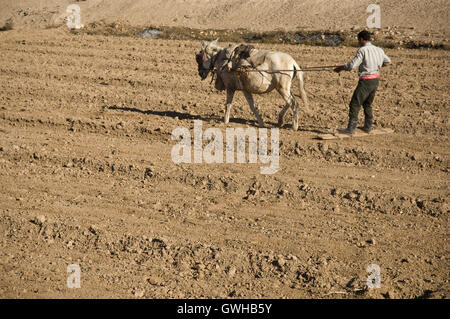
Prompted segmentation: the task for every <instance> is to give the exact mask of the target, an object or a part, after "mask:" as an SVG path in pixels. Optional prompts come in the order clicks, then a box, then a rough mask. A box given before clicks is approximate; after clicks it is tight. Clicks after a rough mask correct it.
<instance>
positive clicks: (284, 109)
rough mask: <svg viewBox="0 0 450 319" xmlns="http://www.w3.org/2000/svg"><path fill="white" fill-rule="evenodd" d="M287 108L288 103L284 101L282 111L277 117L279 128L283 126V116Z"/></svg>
mask: <svg viewBox="0 0 450 319" xmlns="http://www.w3.org/2000/svg"><path fill="white" fill-rule="evenodd" d="M289 106H290V105H289V103H288V102H287V101H286V104H285V105H284V106H283V109H282V110H281V112H280V114H279V115H278V126H279V127H282V126H283V121H284V115H285V114H286V112H287V110H288V108H289Z"/></svg>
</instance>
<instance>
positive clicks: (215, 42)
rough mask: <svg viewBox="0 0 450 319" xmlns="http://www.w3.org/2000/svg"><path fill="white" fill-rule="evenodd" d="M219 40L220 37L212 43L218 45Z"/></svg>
mask: <svg viewBox="0 0 450 319" xmlns="http://www.w3.org/2000/svg"><path fill="white" fill-rule="evenodd" d="M218 41H219V38H217V39H215V40H214V41H213V42H211V44H212V45H217V42H218Z"/></svg>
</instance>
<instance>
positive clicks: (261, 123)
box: [243, 91, 264, 127]
mask: <svg viewBox="0 0 450 319" xmlns="http://www.w3.org/2000/svg"><path fill="white" fill-rule="evenodd" d="M243 93H244V96H245V98H246V100H247V102H248V105H250V108H251V109H252V111H253V114H255V116H256V119H257V120H258V125H259V127H264V121H263V119H262V118H261V115H259V112H258V109H257V108H256V106H255V101H254V100H253V96H252V95H251V93H248V92H245V91H243Z"/></svg>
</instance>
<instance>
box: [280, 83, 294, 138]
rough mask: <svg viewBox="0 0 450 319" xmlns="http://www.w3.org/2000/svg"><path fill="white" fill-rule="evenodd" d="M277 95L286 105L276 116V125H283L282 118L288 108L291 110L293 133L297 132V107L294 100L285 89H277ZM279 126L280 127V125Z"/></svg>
mask: <svg viewBox="0 0 450 319" xmlns="http://www.w3.org/2000/svg"><path fill="white" fill-rule="evenodd" d="M278 93H280V95H281V96H282V97H283V99H284V101H285V102H286V105H285V106H284V107H283V109H282V110H281V112H280V115H279V116H278V124H279V125H280V122H281V124H283V117H284V115H285V113H286V111H287V109H288V108H289V107H291V108H292V113H293V115H292V118H293V124H292V129H293V130H294V131H297V130H298V105H297V102H296V101H295V98H294V97H293V95H292V94H291V92H290V90H287V89H285V88H280V89H278ZM280 126H281V125H280Z"/></svg>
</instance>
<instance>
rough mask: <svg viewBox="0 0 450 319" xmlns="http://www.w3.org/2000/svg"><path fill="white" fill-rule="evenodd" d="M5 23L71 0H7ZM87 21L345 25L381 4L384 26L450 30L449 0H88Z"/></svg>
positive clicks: (47, 20) (358, 22)
mask: <svg viewBox="0 0 450 319" xmlns="http://www.w3.org/2000/svg"><path fill="white" fill-rule="evenodd" d="M0 2H1V6H2V9H1V10H0V23H2V22H4V21H5V20H6V19H8V18H10V17H13V18H14V19H15V20H16V24H17V26H20V27H21V26H29V27H30V26H32V27H43V26H47V25H51V24H55V23H57V24H58V23H61V22H62V20H63V18H64V16H65V10H66V8H67V6H68V5H69V4H71V3H74V2H73V1H67V0H38V1H36V0H25V1H16V0H1V1H0ZM76 3H77V4H78V5H80V7H81V10H82V22H83V23H84V24H87V23H90V22H94V21H99V20H101V19H106V20H107V21H113V20H118V19H121V20H125V21H128V22H129V23H130V24H132V25H153V26H186V27H194V28H213V29H222V28H227V29H236V28H245V29H249V30H253V31H270V30H274V29H281V30H289V31H292V30H297V29H299V28H302V29H315V30H325V29H327V30H328V29H331V30H339V29H348V28H350V27H352V26H355V27H358V28H360V27H365V25H366V19H367V17H368V16H369V14H368V13H366V8H367V6H368V5H369V4H371V3H377V4H379V5H380V6H381V10H382V27H389V26H390V27H392V26H398V27H403V28H410V27H414V28H415V29H416V30H417V31H419V32H436V33H442V32H445V33H446V34H448V31H449V21H450V18H449V12H450V2H449V1H446V0H432V1H419V0H405V1H397V0H381V1H376V2H375V1H370V0H303V1H299V0H276V1H273V0H251V1H241V0H220V1H218V0H115V1H104V0H87V1H80V2H76Z"/></svg>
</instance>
